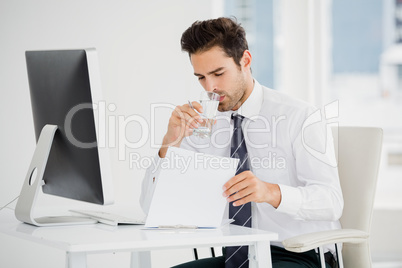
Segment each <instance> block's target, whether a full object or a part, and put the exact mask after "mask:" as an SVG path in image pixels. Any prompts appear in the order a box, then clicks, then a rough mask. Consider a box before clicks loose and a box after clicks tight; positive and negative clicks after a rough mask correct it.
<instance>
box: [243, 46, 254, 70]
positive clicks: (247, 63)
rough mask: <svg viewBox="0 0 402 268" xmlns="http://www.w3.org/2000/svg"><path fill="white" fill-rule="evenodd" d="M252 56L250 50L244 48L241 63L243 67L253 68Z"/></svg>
mask: <svg viewBox="0 0 402 268" xmlns="http://www.w3.org/2000/svg"><path fill="white" fill-rule="evenodd" d="M251 61H252V56H251V53H250V51H249V50H244V52H243V57H242V58H241V61H240V62H241V65H242V66H243V68H251Z"/></svg>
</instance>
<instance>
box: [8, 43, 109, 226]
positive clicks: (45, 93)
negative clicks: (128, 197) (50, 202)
mask: <svg viewBox="0 0 402 268" xmlns="http://www.w3.org/2000/svg"><path fill="white" fill-rule="evenodd" d="M25 56H26V63H27V71H28V81H29V88H30V96H31V104H32V114H33V119H34V127H35V135H36V140H37V146H36V149H35V152H34V155H33V158H32V161H31V165H30V167H29V169H28V172H27V175H26V178H25V181H24V184H23V187H22V190H21V194H20V197H19V199H18V203H17V206H16V209H15V215H16V217H17V219H18V220H20V221H22V222H26V223H29V224H33V225H36V226H48V225H65V224H82V223H90V222H93V220H88V219H85V218H81V217H73V216H65V217H64V216H63V217H59V216H58V217H35V201H36V200H37V197H38V194H40V192H41V191H40V190H41V188H42V189H43V192H44V193H47V194H51V195H56V196H60V197H66V198H70V199H75V200H80V201H85V202H90V203H94V204H100V205H106V204H111V203H113V181H112V176H111V168H110V157H109V153H108V150H107V148H100V146H98V142H97V141H98V140H99V137H100V135H102V134H104V133H100V126H99V124H100V123H102V122H100V120H97V119H99V118H98V116H97V111H96V108H97V106H98V105H99V102H100V101H102V94H101V86H100V85H101V83H100V72H99V66H98V59H97V53H96V50H95V49H82V50H49V51H27V52H26V53H25Z"/></svg>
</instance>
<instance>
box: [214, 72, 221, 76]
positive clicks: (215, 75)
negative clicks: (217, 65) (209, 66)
mask: <svg viewBox="0 0 402 268" xmlns="http://www.w3.org/2000/svg"><path fill="white" fill-rule="evenodd" d="M222 74H223V73H219V74H215V76H221V75H222Z"/></svg>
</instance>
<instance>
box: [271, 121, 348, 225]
mask: <svg viewBox="0 0 402 268" xmlns="http://www.w3.org/2000/svg"><path fill="white" fill-rule="evenodd" d="M306 122H308V121H307V120H304V122H303V125H302V126H301V127H299V129H300V131H298V132H297V133H295V135H294V136H295V138H294V139H293V143H292V151H293V157H294V161H295V172H296V176H295V178H296V180H295V182H294V183H293V184H290V185H285V184H279V187H280V189H281V196H282V199H281V203H280V205H279V207H278V208H277V211H278V212H284V213H287V214H289V215H291V216H293V217H294V218H296V219H299V220H305V221H308V220H318V221H320V220H324V221H336V220H339V218H340V217H341V215H342V210H343V196H342V190H341V186H340V182H339V176H338V168H337V163H336V160H335V151H334V143H333V137H332V131H331V128H330V126H329V125H326V124H325V122H317V123H314V124H310V125H307V126H306Z"/></svg>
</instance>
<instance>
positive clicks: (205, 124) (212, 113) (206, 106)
mask: <svg viewBox="0 0 402 268" xmlns="http://www.w3.org/2000/svg"><path fill="white" fill-rule="evenodd" d="M219 99H220V96H219V94H216V93H213V92H207V91H203V92H202V93H201V96H200V104H201V105H202V109H203V112H202V113H200V116H201V119H202V123H199V126H198V128H194V131H193V135H194V136H197V137H200V138H208V137H210V136H211V133H212V127H213V125H214V122H215V117H216V112H217V110H218V105H219Z"/></svg>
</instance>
